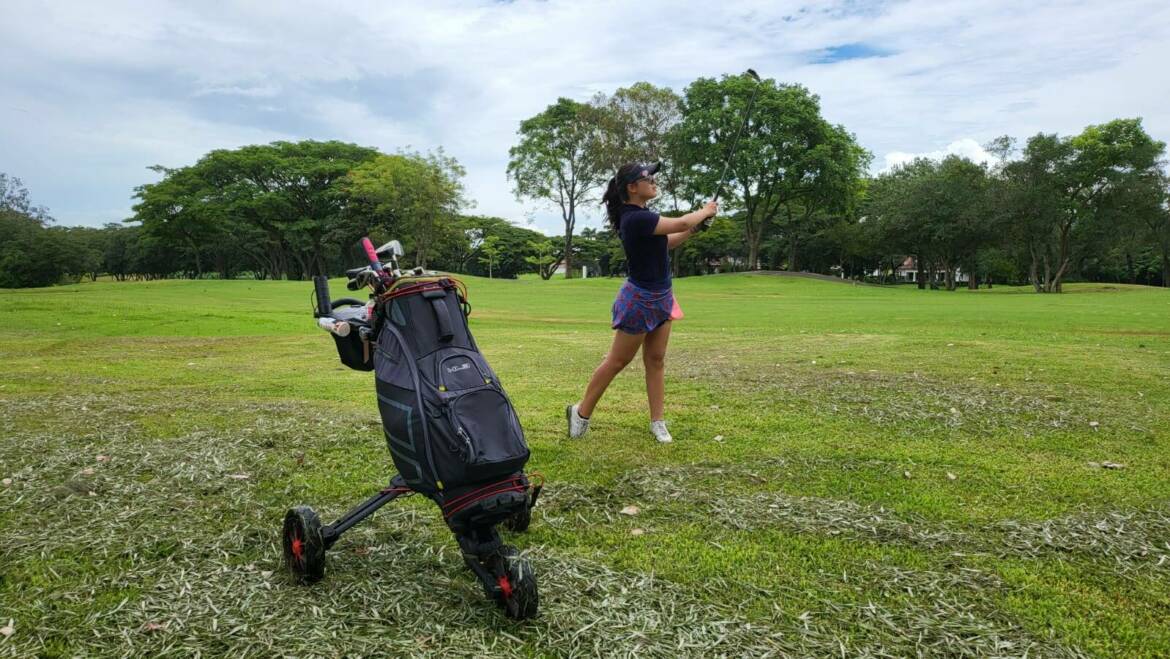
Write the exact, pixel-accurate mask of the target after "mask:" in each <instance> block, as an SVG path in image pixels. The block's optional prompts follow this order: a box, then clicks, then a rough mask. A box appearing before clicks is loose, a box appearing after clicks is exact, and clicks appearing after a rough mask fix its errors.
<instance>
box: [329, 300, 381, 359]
mask: <svg viewBox="0 0 1170 659" xmlns="http://www.w3.org/2000/svg"><path fill="white" fill-rule="evenodd" d="M333 318H334V320H337V321H341V322H345V323H349V326H350V331H349V333H348V334H346V335H345V336H337V335H336V334H332V333H331V336H333V342H334V343H335V344H336V345H337V357H338V359H340V360H341V363H342V364H345V365H346V366H348V367H350V368H352V369H354V370H357V371H372V370H374V346H373V345H371V344H370V342H369V341H365V340H363V339H362V336H361V335H362V332H361V330H362V328H366V327H369V323H368V321H367V315H366V307H365V305H357V304H354V305H349V306H344V307H338V308H337V309H334V310H333Z"/></svg>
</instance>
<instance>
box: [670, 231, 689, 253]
mask: <svg viewBox="0 0 1170 659" xmlns="http://www.w3.org/2000/svg"><path fill="white" fill-rule="evenodd" d="M693 235H695V232H694V229H687V230H686V231H679V232H678V233H672V234H670V235H669V236H667V237H666V248H667V249H674V248H675V247H678V246H679V245H681V244H683V243H685V242H686V241H688V240H690V238H691V236H693Z"/></svg>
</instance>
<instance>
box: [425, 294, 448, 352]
mask: <svg viewBox="0 0 1170 659" xmlns="http://www.w3.org/2000/svg"><path fill="white" fill-rule="evenodd" d="M422 296H423V297H424V298H426V299H428V300H430V301H431V310H432V311H434V312H435V322H436V323H438V324H439V340H440V341H442V342H444V343H446V342H447V341H450V340H451V337H453V336H455V334H454V333H453V332H452V331H451V314H450V313H448V312H447V291H445V290H437V291H423V293H422Z"/></svg>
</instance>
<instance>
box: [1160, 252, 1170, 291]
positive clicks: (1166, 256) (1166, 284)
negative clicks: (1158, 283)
mask: <svg viewBox="0 0 1170 659" xmlns="http://www.w3.org/2000/svg"><path fill="white" fill-rule="evenodd" d="M1162 288H1170V245H1166V244H1163V245H1162Z"/></svg>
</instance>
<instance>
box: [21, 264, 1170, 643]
mask: <svg viewBox="0 0 1170 659" xmlns="http://www.w3.org/2000/svg"><path fill="white" fill-rule="evenodd" d="M467 283H468V285H469V287H470V291H471V304H472V306H473V308H474V311H473V313H472V316H471V324H472V329H473V331H474V332H475V335H476V338H477V340H478V342H479V344H480V346H481V347H482V349H483V351H484V352H485V353H486V355H487V357H488V360H489V361H490V362H491V363H492V365H493V367H494V368H495V369H496V371H497V372H498V374H499V375H500V377H501V379H502V380H503V382H504V385H505V387H506V388H507V389H508V392H509V394H510V395H511V397H512V399H513V401H514V402H515V404H516V405H517V407H518V411H519V413H520V418H521V420H522V421H523V423H524V427H525V431H526V433H527V435H528V440H529V443H530V445H531V447H532V461H531V462H530V463H529V464H530V467H531V468H532V469H534V470H538V471H540V472H542V473H543V474H544V475H545V476H546V477H547V479H548V485H547V487H546V490H545V492H546V493H545V495H544V496H543V497H542V503H541V505H540V506H539V507H538V508H537V510H536V515H535V518H534V521H533V527H532V529H531V530H530V531H529V532H528V533H527V534H524V535H521V536H517V537H514V538H512V541H513V542H514V543H515V544H516V545H518V546H519V547H521V548H522V549H523V550H525V551H526V552H528V553H529V554H530V556H531V559H532V561H533V563H534V565H535V567H536V569H537V573H538V581H539V585H540V590H541V615H540V616H539V617H538V618H537V619H535V620H533V621H529V622H526V623H519V624H518V623H512V622H509V621H507V620H506V619H504V618H503V616H502V615H501V614H500V613H499V612H498V611H497V610H496V609H495V608H493V606H492V605H491V604H490V603H488V602H487V601H486V600H485V599H484V598H483V596H482V591H481V590H480V587H479V585H478V582H477V581H476V580H475V579H474V578H473V577H472V576H471V575H470V573H468V572H466V570H465V569H464V568H463V566H462V561H461V559H460V557H459V554H458V550H457V547H456V545H455V543H454V542H453V540H452V538H451V536H450V533H449V532H448V531H447V530H446V528H445V527H444V526H443V525H442V523H441V520H440V519H439V515H438V511H437V509H436V508H435V507H434V506H433V505H432V504H430V503H429V502H426V501H421V500H418V499H417V498H414V499H408V500H405V501H402V502H396V503H395V504H394V505H392V506H390V507H387V508H385V509H383V510H382V511H380V512H379V513H378V514H377V515H375V516H374V517H373V518H371V519H370V520H368V521H367V522H366V523H364V524H363V525H361V526H359V527H356V528H355V529H354V530H353V531H351V532H349V533H348V534H347V535H346V536H345V537H344V538H343V539H342V541H341V542H340V543H338V545H337V546H336V547H335V548H334V550H333V551H332V552H331V553H330V555H329V559H328V568H327V576H326V579H325V580H324V581H322V582H321V583H319V584H317V585H315V586H313V587H307V588H306V587H298V586H293V585H291V584H290V583H289V582H288V580H287V579H286V578H285V577H284V575H283V573H282V572H281V567H280V554H279V537H278V536H279V525H280V521H281V518H282V516H283V514H284V511H285V510H286V509H287V508H288V507H290V506H292V505H296V504H300V503H309V504H312V505H313V506H314V507H316V508H317V509H318V510H319V511H320V512H321V513H322V514H323V516H324V517H325V518H327V519H331V518H333V517H335V516H338V515H339V514H340V513H342V512H344V511H345V510H346V509H347V508H348V507H349V506H350V505H351V504H353V503H356V502H357V501H358V500H360V499H362V498H364V497H365V496H367V495H368V494H369V493H370V492H371V491H373V490H374V489H376V488H377V487H379V486H380V485H382V484H384V483H385V482H386V479H387V478H388V476H389V475H390V474H391V473H392V471H393V467H392V465H391V463H390V458H389V454H388V453H387V452H386V450H385V446H384V443H383V440H382V439H381V433H380V431H379V421H378V414H377V407H376V403H375V399H374V394H373V383H372V376H371V375H370V374H368V373H358V372H355V371H350V370H348V369H345V368H344V367H342V366H341V365H340V364H339V363H338V362H337V360H336V356H335V353H334V350H333V347H332V342H331V341H330V340H329V338H328V336H327V335H325V334H324V333H323V332H320V331H319V330H317V329H316V328H315V327H314V325H313V321H312V318H311V316H310V308H309V295H310V291H311V289H312V286H311V284H309V283H307V282H250V281H198V282H190V281H162V282H146V283H143V282H125V283H115V282H99V283H96V284H85V285H78V286H65V287H58V288H52V289H39V290H23V291H0V357H2V359H3V377H2V378H0V434H2V437H0V478H4V479H8V480H5V485H2V486H0V627H4V626H6V625H7V624H8V620H9V619H11V620H12V621H13V622H12V625H11V631H12V633H11V635H10V636H8V637H7V638H5V637H3V636H2V635H0V656H29V655H35V654H42V655H47V656H65V655H68V656H75V655H126V654H134V655H147V656H155V655H159V654H184V655H185V654H202V655H211V656H215V655H220V654H230V655H233V656H237V655H258V656H272V655H274V654H284V655H290V656H311V655H324V656H358V655H370V654H435V655H443V656H482V655H491V654H499V655H515V654H522V655H546V654H577V655H593V654H599V653H600V654H625V653H641V654H646V655H652V656H680V655H682V656H689V655H705V656H709V655H712V654H725V655H728V656H744V655H760V654H765V653H768V652H773V653H777V654H790V655H796V656H808V655H834V656H842V655H845V656H857V655H865V654H870V655H891V656H906V655H914V654H916V653H920V654H926V655H971V656H986V655H1006V656H1017V655H1023V654H1025V653H1027V654H1029V655H1031V656H1036V655H1039V656H1077V655H1093V656H1110V657H1112V656H1166V655H1170V625H1167V624H1166V620H1167V619H1170V291H1165V290H1156V289H1148V288H1142V287H1127V286H1101V285H1071V286H1069V287H1068V288H1069V290H1068V292H1067V293H1065V294H1063V295H1057V296H1041V295H1035V294H1032V293H1030V292H1029V291H1028V290H1025V289H1018V288H996V289H994V290H990V291H988V290H983V291H977V292H972V291H965V290H961V291H956V292H953V293H947V292H943V291H918V290H914V289H910V288H881V287H872V286H853V285H849V284H843V283H831V282H822V281H812V280H807V279H800V278H789V277H777V276H771V275H723V276H715V277H703V278H691V279H684V280H680V281H679V282H677V286H676V293H677V295H678V298H679V301H680V303H681V305H682V307H683V309H684V310H685V311H686V314H687V317H686V319H685V320H683V321H681V322H678V323H676V327H675V328H674V334H673V336H672V338H671V348H670V352H669V354H668V358H667V418H668V420H669V421H670V423H671V431H672V433H673V434H674V437H675V443H674V444H672V445H658V444H656V443H655V442H654V441H653V439H652V438H651V436H650V435H649V432H648V429H647V422H648V418H647V411H646V402H645V393H644V387H643V383H642V371H641V366H640V364H638V363H635V364H634V365H633V366H631V368H630V369H629V370H628V371H627V372H626V373H624V374H622V375H621V376H620V377H619V378H618V379H617V380H616V381H615V383H614V385H613V386H612V387H611V388H610V390H609V392H608V393H607V394H606V397H605V398H604V399H603V400H602V403H601V405H600V407H599V408H598V410H597V412H596V414H595V416H594V421H593V424H592V429H591V430H590V433H589V435H588V437H587V438H586V439H584V440H579V441H569V440H567V439H565V437H564V417H563V410H564V406H565V404H567V403H569V402H572V401H574V400H576V399H577V397H579V396H580V394H581V391H582V389H583V388H584V385H585V382H586V381H587V379H588V377H589V374H590V373H591V372H592V369H593V368H594V367H595V366H596V364H597V362H598V361H599V360H600V359H601V357H602V355H603V354H604V353H605V351H606V349H607V347H608V344H609V341H610V337H611V332H610V331H609V329H608V325H607V321H608V316H609V305H610V302H611V301H612V297H613V294H614V292H615V291H616V289H617V287H618V286H619V285H620V282H619V281H618V280H604V279H602V280H587V281H570V282H565V281H548V282H544V281H537V280H532V279H526V280H520V281H489V280H483V279H475V278H468V279H467ZM333 285H334V294H335V296H338V295H340V291H341V290H342V289H341V285H340V282H339V281H337V280H335V281H334V282H333ZM1102 463H1117V464H1119V465H1122V467H1121V468H1108V467H1107V466H1102ZM629 505H635V506H637V507H638V508H639V513H638V514H637V515H635V516H629V515H623V514H620V513H619V511H620V510H621V509H622V508H624V507H626V506H629Z"/></svg>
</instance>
